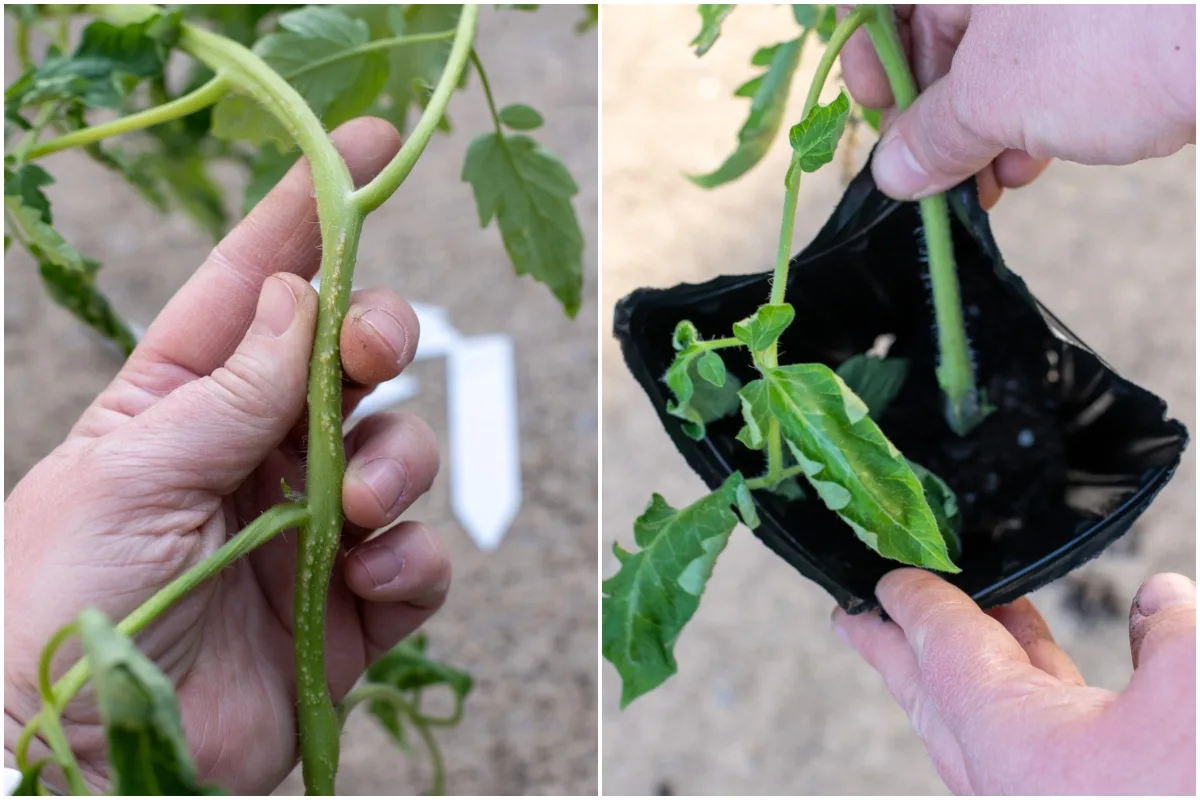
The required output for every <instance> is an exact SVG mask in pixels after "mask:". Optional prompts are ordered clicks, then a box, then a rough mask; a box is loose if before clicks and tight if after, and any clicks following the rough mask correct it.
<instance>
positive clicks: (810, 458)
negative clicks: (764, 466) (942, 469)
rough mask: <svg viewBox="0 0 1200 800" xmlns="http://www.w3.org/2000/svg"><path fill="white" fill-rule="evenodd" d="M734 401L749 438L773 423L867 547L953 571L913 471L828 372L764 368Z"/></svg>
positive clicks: (756, 437) (821, 367)
mask: <svg viewBox="0 0 1200 800" xmlns="http://www.w3.org/2000/svg"><path fill="white" fill-rule="evenodd" d="M741 398H742V410H743V414H744V417H745V421H746V430H747V431H749V432H750V434H751V436H752V438H753V440H755V441H761V440H762V439H763V438H764V437H765V435H766V431H767V430H768V426H769V425H770V423H771V421H775V422H777V423H778V425H779V429H780V432H781V433H782V435H783V439H784V441H785V442H786V443H787V445H788V447H789V448H790V450H791V451H792V455H793V456H794V457H795V459H796V463H797V464H799V465H800V467H801V469H802V470H803V472H804V476H805V478H807V479H808V482H809V484H811V485H812V487H813V489H815V490H816V492H817V494H818V496H820V498H821V500H822V501H823V502H824V503H825V505H826V506H828V507H829V509H830V510H832V511H834V512H835V513H837V514H838V516H840V517H841V518H842V520H843V521H845V522H846V523H847V524H848V525H849V526H850V527H851V528H852V529H853V530H854V532H855V534H857V536H858V537H859V538H860V539H861V540H862V541H863V542H864V543H866V545H867V546H868V547H870V548H871V549H872V550H874V551H876V552H877V553H879V554H880V555H882V556H884V557H885V558H890V559H894V560H896V561H900V562H902V563H905V564H911V565H913V566H918V567H927V568H929V569H935V570H940V571H942V572H959V571H960V570H959V568H958V567H956V566H955V565H954V563H953V562H952V561H951V559H950V556H949V554H948V553H947V550H946V544H945V542H944V541H943V538H942V535H941V533H940V532H939V529H938V524H937V521H936V519H935V517H934V514H933V511H932V509H930V507H929V503H928V502H927V501H926V499H925V492H924V490H923V488H922V486H921V483H920V481H919V480H918V479H917V477H916V475H914V474H913V470H912V468H911V467H910V466H909V465H908V462H907V461H905V459H904V457H903V456H902V455H901V454H900V452H899V451H898V450H897V449H896V447H895V446H894V445H893V444H892V443H891V442H890V441H888V439H887V438H886V437H885V436H884V435H883V432H882V431H881V430H880V429H879V426H878V425H876V424H875V422H874V421H872V420H871V418H870V417H869V416H868V414H867V406H866V404H864V403H863V401H862V400H861V399H859V398H858V397H857V396H856V395H855V394H854V393H853V392H851V391H850V389H849V388H848V387H847V386H846V384H845V383H844V382H843V381H842V380H841V378H839V377H838V376H837V374H836V373H834V372H833V370H831V369H829V368H828V367H826V366H825V365H823V364H796V365H791V366H786V367H773V368H767V369H764V370H763V377H762V378H760V379H758V380H756V381H753V382H751V383H748V384H746V386H745V387H743V388H742V391H741Z"/></svg>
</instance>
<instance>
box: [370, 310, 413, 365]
mask: <svg viewBox="0 0 1200 800" xmlns="http://www.w3.org/2000/svg"><path fill="white" fill-rule="evenodd" d="M360 319H361V320H362V321H363V322H365V323H366V324H367V325H369V326H370V327H371V328H373V329H374V330H375V334H376V335H377V336H378V337H379V338H380V339H382V340H383V342H384V344H386V345H387V346H388V348H389V349H390V350H391V351H392V358H394V359H395V360H396V363H397V364H398V363H400V355H401V354H402V353H403V352H404V351H405V350H406V349H407V348H408V331H406V330H405V329H404V326H403V325H401V324H400V320H398V319H396V318H395V317H393V316H392V315H391V314H389V313H388V312H386V311H384V310H383V309H382V308H372V309H368V310H367V312H366V313H365V314H363V315H362V317H360Z"/></svg>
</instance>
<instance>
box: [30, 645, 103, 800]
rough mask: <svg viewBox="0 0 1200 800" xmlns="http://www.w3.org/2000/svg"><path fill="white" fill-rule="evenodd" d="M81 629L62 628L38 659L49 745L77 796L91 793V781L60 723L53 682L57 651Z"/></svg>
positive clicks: (43, 711)
mask: <svg viewBox="0 0 1200 800" xmlns="http://www.w3.org/2000/svg"><path fill="white" fill-rule="evenodd" d="M78 628H79V626H78V625H76V624H75V623H74V622H70V623H67V624H66V625H64V626H62V627H61V628H59V629H58V630H57V631H56V632H55V633H54V635H53V636H51V637H50V641H48V642H46V646H45V647H44V648H43V649H42V657H41V658H40V659H39V660H38V694H40V695H41V698H42V732H43V733H44V734H45V735H46V744H48V745H49V746H50V750H51V752H53V753H54V760H55V762H57V763H58V765H59V767H61V768H62V771H63V775H64V776H65V777H66V779H67V787H68V788H69V789H70V791H71V794H72V795H76V796H79V795H88V794H91V792H89V791H88V787H87V783H86V782H85V781H84V780H83V773H81V772H80V771H79V763H78V762H77V761H76V760H75V754H74V753H73V752H72V751H71V745H70V744H69V743H68V742H67V737H66V734H64V733H63V729H62V726H61V725H59V722H58V709H57V707H56V704H55V696H54V687H53V686H52V685H51V683H50V664H51V662H52V661H53V660H54V654H55V653H56V652H58V648H59V647H60V646H61V645H62V643H63V642H65V641H66V640H67V638H68V637H70V636H72V635H73V634H75V633H76V632H77V631H78Z"/></svg>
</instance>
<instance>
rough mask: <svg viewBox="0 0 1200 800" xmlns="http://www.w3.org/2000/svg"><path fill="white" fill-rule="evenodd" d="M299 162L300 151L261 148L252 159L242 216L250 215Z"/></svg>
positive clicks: (270, 146)
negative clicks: (284, 151) (259, 202)
mask: <svg viewBox="0 0 1200 800" xmlns="http://www.w3.org/2000/svg"><path fill="white" fill-rule="evenodd" d="M299 160H300V151H299V150H290V151H288V152H286V153H281V152H279V150H278V148H276V147H274V146H273V145H266V146H264V147H260V148H259V149H258V150H257V151H256V152H255V154H254V156H253V157H252V158H251V159H250V182H249V183H248V184H246V194H245V196H244V198H243V200H242V214H249V213H250V212H251V211H252V210H253V209H254V207H255V206H256V205H258V201H260V200H262V199H263V198H264V197H266V196H267V193H269V192H270V191H271V190H272V189H274V188H275V184H277V183H279V181H280V180H282V179H283V176H284V175H286V174H287V171H288V170H289V169H291V168H292V165H293V164H295V163H296V162H297V161H299Z"/></svg>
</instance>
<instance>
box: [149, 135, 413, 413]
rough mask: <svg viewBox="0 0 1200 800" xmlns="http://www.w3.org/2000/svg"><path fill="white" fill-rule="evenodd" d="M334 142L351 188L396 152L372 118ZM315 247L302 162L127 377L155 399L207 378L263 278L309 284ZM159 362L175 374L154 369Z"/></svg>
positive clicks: (209, 266) (162, 322) (195, 280)
mask: <svg viewBox="0 0 1200 800" xmlns="http://www.w3.org/2000/svg"><path fill="white" fill-rule="evenodd" d="M332 139H333V142H334V144H335V145H336V146H337V148H338V151H339V152H340V153H341V154H342V157H343V158H344V159H345V160H346V165H347V167H348V168H349V170H350V174H351V177H352V178H353V179H354V182H355V183H356V184H357V185H362V184H363V183H366V182H367V181H369V180H370V179H371V178H372V177H374V176H375V175H376V174H378V173H379V172H380V170H382V169H383V167H384V166H385V165H386V164H387V163H388V162H389V161H390V160H391V158H392V156H394V155H395V154H396V152H397V151H398V150H399V148H400V135H399V134H398V133H397V132H396V130H395V128H393V127H392V126H391V125H390V124H388V123H387V122H384V121H383V120H379V119H372V118H365V119H357V120H353V121H351V122H347V123H346V124H345V125H343V126H341V127H340V128H338V129H337V130H336V131H334V132H333V134H332ZM320 243H321V235H320V226H319V224H318V220H317V210H316V201H315V199H314V195H313V182H312V175H311V171H310V170H309V167H308V163H307V161H306V160H305V159H301V160H300V161H299V162H298V163H297V164H295V165H294V166H293V167H292V168H291V170H289V171H288V173H287V175H285V176H284V178H283V180H281V181H280V182H279V184H277V185H276V186H275V188H274V189H272V190H271V192H270V193H269V194H268V195H267V196H266V197H265V198H264V199H263V200H262V201H261V202H260V203H259V204H258V205H257V206H256V207H255V208H254V210H253V211H252V212H250V214H249V216H247V217H246V218H245V219H244V220H242V221H241V222H240V223H239V224H238V226H237V227H236V228H234V230H233V231H232V232H230V233H229V235H228V236H226V237H225V238H224V239H223V240H222V241H221V243H220V244H218V245H217V246H216V248H215V249H214V250H213V251H212V253H211V254H210V255H209V257H208V259H206V260H205V262H204V264H203V265H202V266H201V267H200V269H198V270H197V271H196V273H195V274H194V275H193V276H192V278H191V279H190V280H189V281H188V282H187V283H186V284H185V285H184V286H183V288H182V289H180V290H179V292H177V293H176V295H175V296H174V297H173V298H172V299H171V301H170V302H169V303H168V304H167V307H166V308H165V309H163V311H162V313H161V314H159V315H158V318H157V319H155V321H154V322H153V324H151V326H150V329H149V330H148V331H146V335H145V338H144V339H143V340H142V342H141V344H140V346H139V347H138V349H137V351H135V352H134V354H133V355H132V356H131V357H130V359H129V362H127V366H126V370H125V372H126V373H127V374H128V376H130V378H131V379H132V380H135V381H136V382H137V383H138V384H139V385H143V386H145V388H147V389H149V390H150V391H152V392H154V393H157V394H159V395H161V394H165V393H166V392H168V391H170V390H171V389H173V388H175V386H177V385H178V384H179V383H180V382H182V381H184V380H187V379H190V377H192V376H198V375H207V374H208V373H210V372H212V370H214V369H215V368H216V367H218V366H219V365H220V364H221V363H222V362H223V361H224V360H225V359H226V358H228V357H229V354H230V353H231V352H232V351H233V349H234V347H235V346H236V345H237V343H238V341H239V340H240V339H241V336H242V334H243V333H244V332H245V330H246V326H247V325H249V323H250V319H251V317H252V315H253V312H254V300H255V297H257V292H258V290H259V287H261V286H262V283H263V281H264V280H265V279H266V277H267V276H268V275H271V274H272V273H276V272H291V273H294V274H296V275H300V276H301V277H303V278H305V279H306V280H307V279H311V278H312V276H313V275H315V274H316V271H317V268H318V267H319V266H320V259H321V248H320ZM163 364H166V365H172V366H174V367H176V368H177V369H173V370H163V369H161V368H156V367H157V366H158V365H163ZM178 368H182V369H178Z"/></svg>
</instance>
